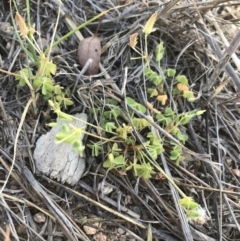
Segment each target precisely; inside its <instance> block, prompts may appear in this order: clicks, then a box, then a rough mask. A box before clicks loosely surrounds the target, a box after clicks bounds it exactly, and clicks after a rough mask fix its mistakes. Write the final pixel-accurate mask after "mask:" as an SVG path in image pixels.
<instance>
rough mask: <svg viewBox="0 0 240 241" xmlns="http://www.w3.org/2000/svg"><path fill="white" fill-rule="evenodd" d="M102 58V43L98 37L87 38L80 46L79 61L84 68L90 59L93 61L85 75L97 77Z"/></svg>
mask: <svg viewBox="0 0 240 241" xmlns="http://www.w3.org/2000/svg"><path fill="white" fill-rule="evenodd" d="M100 56H101V43H100V40H99V38H98V37H97V36H96V35H93V36H92V37H89V38H85V39H84V40H82V41H81V42H80V43H79V45H78V60H79V64H80V66H81V67H83V66H84V65H85V64H86V63H87V61H88V60H89V59H92V64H91V65H90V66H89V67H88V69H87V71H86V72H85V75H95V74H97V73H98V70H99V63H100Z"/></svg>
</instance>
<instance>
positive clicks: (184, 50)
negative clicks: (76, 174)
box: [0, 0, 240, 241]
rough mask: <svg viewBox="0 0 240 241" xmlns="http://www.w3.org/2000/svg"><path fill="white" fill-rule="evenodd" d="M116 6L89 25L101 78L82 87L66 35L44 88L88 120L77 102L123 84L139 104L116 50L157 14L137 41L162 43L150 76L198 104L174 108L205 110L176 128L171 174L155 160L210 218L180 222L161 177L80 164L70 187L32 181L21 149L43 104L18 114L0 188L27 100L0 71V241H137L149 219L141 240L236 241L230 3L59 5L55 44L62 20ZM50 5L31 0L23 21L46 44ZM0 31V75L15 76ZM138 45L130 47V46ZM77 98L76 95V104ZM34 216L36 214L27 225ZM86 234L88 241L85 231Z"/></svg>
mask: <svg viewBox="0 0 240 241" xmlns="http://www.w3.org/2000/svg"><path fill="white" fill-rule="evenodd" d="M20 2H23V3H21V4H20V3H19V8H22V9H21V13H22V15H24V13H25V9H24V7H22V6H25V3H24V1H20ZM126 2H128V3H129V4H128V5H127V6H125V7H122V8H118V9H115V10H112V11H110V12H109V13H107V14H106V16H105V18H104V19H103V21H102V24H101V26H100V29H99V33H98V34H99V36H101V39H102V40H101V42H102V46H103V52H102V56H101V62H102V68H101V70H102V72H101V74H99V76H98V77H97V78H94V79H91V80H90V83H89V79H87V78H83V77H79V72H80V70H79V66H78V63H77V54H76V50H77V46H78V39H77V37H76V36H75V35H74V36H72V37H70V38H69V39H67V40H66V41H64V42H62V43H61V44H60V45H59V46H58V47H56V48H55V49H54V50H53V52H52V57H53V61H54V62H55V63H56V64H57V66H58V73H57V75H56V77H55V80H56V82H60V83H61V85H62V86H64V87H65V88H69V89H70V90H71V91H72V92H73V90H74V92H73V96H74V101H75V105H74V107H73V108H71V109H70V110H69V112H71V113H74V112H79V111H84V110H85V111H86V112H88V108H89V107H90V106H91V102H90V101H89V99H91V100H92V101H94V100H95V98H101V97H102V96H105V95H112V93H115V94H114V95H115V96H116V97H119V98H120V95H119V92H120V90H121V89H122V87H123V86H122V85H123V83H124V81H123V80H124V79H125V80H126V86H125V87H124V91H125V93H127V94H128V95H129V96H132V97H134V98H135V100H136V101H138V102H140V103H144V100H145V98H146V97H145V93H144V91H145V85H146V83H145V82H144V79H143V66H142V63H141V61H140V60H134V61H131V60H130V58H131V57H134V52H133V51H131V49H130V48H129V46H128V42H129V36H130V35H131V34H132V33H134V32H139V33H140V30H141V26H140V25H144V23H146V21H147V19H148V18H149V16H150V15H151V14H152V13H153V12H155V11H157V12H158V16H159V17H160V18H159V19H158V21H157V22H156V24H155V27H156V28H157V31H156V32H154V33H153V34H152V35H151V36H149V53H150V54H152V53H153V51H154V48H155V46H156V45H157V43H158V42H159V40H162V41H164V43H165V46H166V56H165V58H164V60H163V61H162V66H161V68H162V69H160V70H159V69H158V71H162V70H164V69H166V68H169V67H171V68H176V69H177V71H178V72H179V73H183V74H186V75H187V77H188V79H189V82H190V86H191V89H192V90H193V91H194V93H195V95H196V96H198V99H197V100H196V101H195V102H194V103H191V104H189V103H179V112H182V111H185V110H193V109H196V108H202V109H206V114H205V115H204V116H203V117H201V118H200V117H199V118H195V119H194V121H192V122H191V124H188V126H186V130H185V131H186V133H187V134H188V136H189V140H188V142H187V147H188V149H189V150H191V151H192V152H190V153H185V157H186V160H185V161H184V163H183V165H181V166H176V165H175V164H174V163H173V162H171V161H170V160H169V158H168V157H167V156H164V155H163V156H162V158H161V160H159V162H161V165H162V166H163V168H164V170H165V171H166V172H167V173H169V175H171V176H172V178H173V179H174V181H175V182H176V183H177V184H178V185H179V186H180V187H181V188H182V189H183V190H184V192H185V193H186V194H187V195H190V196H193V197H194V199H195V200H196V201H197V202H198V203H200V204H201V205H202V206H203V207H204V208H205V209H206V211H207V214H208V215H209V216H210V217H211V220H209V221H208V222H206V223H205V224H204V225H200V224H197V223H188V222H186V220H185V217H184V215H183V212H182V210H181V209H180V208H179V206H178V205H177V201H178V198H179V197H178V194H177V193H176V191H175V189H173V188H172V186H171V185H170V184H169V183H168V182H167V181H166V180H165V179H161V178H160V177H159V178H155V179H151V180H147V181H143V180H138V179H136V178H135V177H133V176H131V175H128V176H121V175H119V174H118V173H117V172H114V171H111V172H109V173H106V171H105V170H104V169H103V168H102V167H101V161H102V160H99V159H98V160H95V159H92V158H89V160H88V165H89V167H88V169H87V173H86V175H85V176H84V177H83V178H82V179H81V180H80V181H79V183H78V184H77V185H76V186H75V187H68V186H67V185H62V184H59V183H57V182H55V181H53V180H50V179H49V178H47V177H44V176H41V175H37V172H36V170H35V165H34V160H33V158H32V151H33V149H34V144H35V142H36V140H37V139H38V137H39V136H40V135H41V134H43V133H45V132H46V131H47V129H46V126H45V124H46V123H48V122H49V119H51V118H53V116H50V115H49V110H48V108H47V105H46V102H45V101H44V100H39V102H38V107H37V108H38V109H37V110H32V109H30V110H29V111H28V113H27V117H26V119H25V122H24V124H23V128H22V130H21V132H20V135H19V139H18V145H17V153H16V154H17V155H16V160H15V164H14V169H13V170H12V171H11V176H10V179H9V180H8V182H7V183H6V182H5V180H6V176H7V175H8V172H9V170H10V167H11V165H12V160H13V148H14V146H13V145H14V141H15V136H16V132H17V129H18V126H19V124H20V122H21V117H22V115H23V111H24V108H23V106H25V105H26V104H27V102H28V99H29V96H30V94H29V90H28V89H27V88H19V86H18V83H17V82H16V81H15V79H14V77H13V76H6V74H1V81H0V96H1V98H0V129H1V132H0V180H1V185H3V184H4V185H5V184H6V187H5V188H4V190H3V191H2V193H1V194H0V210H1V211H0V236H1V240H4V239H5V241H9V240H11V241H13V240H67V239H68V240H146V238H147V226H148V224H149V223H150V224H151V225H152V232H153V240H166V241H177V240H187V241H191V240H208V241H209V240H210V241H214V240H237V239H239V236H240V225H239V223H240V216H239V210H240V202H239V200H240V199H239V196H240V182H239V176H240V174H239V172H240V169H239V166H240V162H239V152H240V146H239V142H240V122H239V119H240V109H239V105H240V101H239V90H240V78H239V72H240V61H239V55H240V52H239V51H240V49H239V43H240V37H239V36H240V34H239V33H240V14H239V12H240V11H239V10H240V5H239V1H238V0H231V1H230V0H229V1H228V0H213V1H194V0H192V1H185V0H180V1H179V2H178V3H177V4H176V5H171V7H169V6H170V5H168V4H167V3H164V2H167V1H140V0H136V1H120V0H119V1H113V0H112V1H105V0H102V1H100V0H87V1H84V0H76V1H74V0H65V1H63V6H62V12H61V21H60V23H59V26H58V32H57V38H59V37H60V36H63V35H64V34H66V33H67V32H68V31H70V30H71V29H72V28H73V25H74V24H75V25H78V24H80V23H82V22H84V21H85V20H87V19H90V18H91V17H93V16H95V15H96V14H97V13H99V12H101V11H103V10H105V9H109V8H112V7H113V6H114V5H115V6H116V5H118V4H125V3H126ZM1 5H2V6H1ZM0 6H1V8H0V12H1V14H0V22H8V21H9V19H10V17H9V11H10V10H9V6H8V4H7V2H6V3H5V2H4V1H2V2H1V3H0ZM57 8H58V6H57V5H56V2H55V1H32V2H31V16H32V20H33V22H35V24H36V30H37V31H38V32H39V33H41V37H42V38H43V40H44V42H45V43H46V46H49V44H50V41H51V36H52V31H53V28H54V24H55V22H56V18H57ZM97 25H98V22H94V23H92V24H90V25H88V26H87V28H85V29H84V30H83V31H82V32H81V34H82V36H84V37H89V36H91V35H92V33H94V32H95V30H96V28H97ZM2 26H3V24H1V25H0V31H1V37H0V57H1V58H0V67H1V69H4V70H8V71H11V72H16V71H17V70H19V69H20V68H21V66H23V65H24V64H25V63H24V55H23V54H22V52H21V51H20V47H19V45H18V43H17V41H16V37H15V35H14V34H13V32H12V30H11V24H10V25H8V27H5V28H3V27H2ZM82 36H81V35H78V38H82ZM140 39H141V38H140ZM142 44H143V43H141V41H140V46H141V45H142ZM233 53H234V55H233V56H232V57H231V55H232V54H233ZM153 65H154V64H153ZM155 67H156V66H155ZM97 80H98V81H99V80H101V81H100V82H99V83H101V84H99V85H97V83H98V82H97ZM76 81H78V85H77V86H76V88H75V85H76ZM93 84H94V85H95V86H94V89H93ZM102 85H104V88H102ZM83 87H84V88H83ZM83 89H84V90H83ZM96 90H97V91H96ZM79 93H80V96H79ZM86 94H87V97H88V98H85V97H84V96H85V95H86ZM36 112H37V115H35V113H36ZM192 154H194V155H192ZM195 154H196V155H195ZM196 157H198V158H196ZM101 182H103V184H107V183H109V184H111V185H112V187H113V190H114V191H113V192H112V193H111V194H109V195H106V196H105V195H102V194H101V191H99V190H98V185H99V183H101ZM36 214H38V215H39V214H40V216H41V215H42V216H41V217H42V218H41V219H38V216H36ZM7 224H8V225H7ZM86 226H87V227H89V226H90V227H92V228H93V229H95V230H96V231H97V233H96V234H95V235H87V234H86V230H87V229H86ZM6 227H7V228H6ZM8 227H10V230H11V237H10V238H9V231H8ZM6 229H7V231H6V232H5V231H4V230H6ZM84 230H85V232H84ZM105 238H106V239H105Z"/></svg>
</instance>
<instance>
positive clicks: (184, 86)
mask: <svg viewBox="0 0 240 241" xmlns="http://www.w3.org/2000/svg"><path fill="white" fill-rule="evenodd" d="M105 13H106V11H105V12H104V13H101V14H99V15H97V16H96V17H95V18H92V19H91V20H89V21H87V22H86V23H84V24H82V25H80V26H79V27H78V28H76V29H74V30H73V31H71V32H70V33H68V34H67V35H66V36H64V37H63V38H61V39H60V40H58V41H56V42H55V43H54V42H53V41H52V43H51V45H50V47H49V48H48V49H47V50H46V51H43V50H41V49H40V47H39V46H38V44H37V43H36V40H35V37H34V35H35V34H36V33H35V30H34V28H33V27H32V26H31V24H30V17H29V15H28V24H26V23H25V21H24V19H23V18H22V17H21V15H20V14H19V13H17V14H16V22H17V25H18V26H19V29H20V34H21V36H20V35H18V39H19V42H20V43H21V45H22V49H23V50H24V51H25V54H26V58H27V59H28V60H29V62H30V61H32V62H33V63H34V65H33V66H30V65H29V66H27V67H26V68H22V69H21V70H19V71H18V72H17V73H16V75H15V76H16V80H18V81H19V85H20V86H24V85H28V87H29V89H30V91H31V94H32V99H33V100H36V99H37V93H38V92H41V94H42V95H43V97H44V98H45V99H46V100H48V104H49V106H50V107H51V109H52V110H53V111H54V112H55V113H56V115H57V117H58V119H63V120H66V121H69V124H64V125H63V126H62V127H61V130H60V131H59V133H57V135H56V143H63V142H64V143H67V144H69V145H71V146H72V148H73V150H74V151H76V152H77V153H79V155H82V152H83V150H84V148H85V146H84V145H83V143H82V142H81V141H79V140H81V136H82V135H83V134H85V135H88V136H89V138H91V142H90V144H88V145H87V147H88V148H90V149H91V151H92V152H91V154H92V156H99V155H100V154H103V156H104V158H105V160H104V162H103V167H105V168H107V169H116V170H119V171H120V173H126V172H129V171H132V172H133V174H134V175H135V176H136V177H140V178H144V179H148V178H151V177H152V175H153V174H155V173H156V172H160V173H161V174H162V175H164V176H165V177H166V178H167V179H168V181H169V182H170V183H171V184H172V185H173V186H174V187H175V188H176V189H177V190H178V192H179V193H180V195H181V196H182V199H180V205H181V206H182V207H183V208H184V209H185V211H186V214H187V216H188V218H189V219H190V220H195V219H197V218H198V217H199V216H200V213H199V210H198V208H199V205H198V204H197V203H195V202H194V201H193V200H192V199H191V197H188V196H186V195H185V194H184V193H183V192H182V191H181V190H180V189H179V188H178V186H177V185H176V184H175V183H174V182H173V180H172V179H171V178H170V177H168V176H167V175H166V173H165V172H164V170H162V168H161V167H160V166H159V165H158V163H157V160H158V159H159V158H160V155H161V154H162V153H163V152H166V147H169V142H168V141H167V140H166V138H165V137H164V136H162V135H161V134H159V133H158V132H157V131H156V132H153V131H152V128H153V127H152V125H151V123H149V121H148V120H146V118H139V116H137V115H136V114H135V112H134V111H133V110H131V109H130V108H129V109H123V108H121V107H120V106H119V103H118V102H117V101H115V100H113V99H111V98H108V99H105V100H104V105H102V103H101V102H100V101H99V102H96V103H94V104H93V106H92V109H91V110H90V112H91V113H93V114H94V115H95V116H97V117H98V118H99V119H101V120H100V121H99V125H98V126H95V125H93V124H91V123H85V124H86V125H90V126H91V127H92V128H93V129H94V130H95V131H96V133H98V134H92V132H87V131H85V130H83V129H82V128H76V127H75V126H73V125H71V120H72V119H73V118H74V117H73V116H71V115H68V114H67V113H65V112H63V111H62V107H67V106H68V105H71V104H72V103H73V102H72V100H71V96H70V95H69V93H68V92H67V91H64V90H63V88H62V87H61V86H60V85H58V84H56V83H55V82H54V78H53V77H54V75H55V73H56V69H57V66H56V65H55V64H54V63H53V62H52V60H51V58H50V53H51V49H52V47H54V46H56V45H57V44H58V43H60V42H61V41H62V40H63V39H65V38H67V37H68V36H70V35H71V34H73V33H74V32H75V31H77V30H78V29H80V28H82V27H83V26H85V25H86V24H88V23H89V22H91V21H93V20H95V19H97V18H99V17H100V16H102V15H103V14H105ZM156 17H157V14H156V13H154V14H153V15H152V16H151V18H150V19H149V20H148V22H147V23H146V25H145V26H144V28H143V33H144V36H145V50H144V51H139V50H137V48H136V45H137V34H136V33H135V34H133V35H131V37H130V44H129V45H130V47H131V48H132V49H134V50H135V51H136V52H137V53H138V54H139V55H140V58H142V59H143V60H144V61H145V63H146V67H145V68H144V70H143V74H144V76H145V78H146V79H147V80H148V81H149V82H150V83H151V88H148V90H147V93H148V94H149V98H153V99H154V101H155V100H156V101H157V102H159V104H160V105H161V106H162V109H164V111H163V112H161V111H159V110H158V109H157V108H154V107H153V106H151V104H150V103H143V104H140V103H138V102H137V101H135V100H134V99H133V98H131V97H126V103H125V104H126V106H127V107H131V108H133V109H135V110H137V111H139V112H140V113H142V114H146V113H147V111H148V109H149V110H150V112H151V115H149V116H147V117H148V119H150V120H152V121H154V122H155V123H156V124H158V125H160V126H162V128H164V130H165V131H166V132H168V133H169V134H171V135H173V136H174V137H176V138H177V139H178V140H179V142H180V143H182V144H185V142H186V140H187V136H186V135H185V134H184V132H183V131H182V126H183V125H185V124H187V123H188V122H189V121H190V120H191V119H192V118H193V117H195V116H197V115H200V114H202V112H203V111H198V110H194V111H190V112H185V113H181V114H178V113H176V111H174V110H173V109H172V108H171V107H170V106H166V105H167V104H168V103H169V102H168V101H169V99H168V93H167V91H166V90H165V86H164V83H165V81H166V80H167V79H168V78H171V79H173V89H172V95H173V97H174V100H175V101H176V103H177V99H178V98H183V99H185V100H187V101H193V100H194V95H193V92H192V91H190V90H189V86H188V80H187V78H186V76H184V75H176V71H175V70H174V69H166V70H165V71H163V74H161V75H160V74H159V73H157V72H156V71H155V70H153V69H152V68H151V66H150V62H151V58H150V57H149V56H148V49H147V41H148V40H147V39H148V35H149V34H150V33H151V32H152V31H153V25H154V22H155V20H156ZM56 26H57V25H56ZM15 29H16V26H15ZM16 32H17V30H16ZM52 39H54V37H53V38H52ZM164 53H165V48H164V45H163V43H162V42H161V43H160V44H159V45H158V46H157V47H156V53H155V58H156V61H157V63H158V64H159V65H160V62H161V60H162V58H163V56H164ZM146 107H147V108H148V109H147V108H146ZM100 116H101V117H100ZM56 124H57V122H53V123H50V124H49V126H54V125H56ZM136 133H137V134H136ZM170 147H171V150H170V151H169V153H168V155H169V157H170V159H171V160H173V161H175V162H176V164H179V163H180V162H181V161H182V160H183V159H184V156H183V153H182V147H181V146H180V145H178V144H176V143H172V142H170Z"/></svg>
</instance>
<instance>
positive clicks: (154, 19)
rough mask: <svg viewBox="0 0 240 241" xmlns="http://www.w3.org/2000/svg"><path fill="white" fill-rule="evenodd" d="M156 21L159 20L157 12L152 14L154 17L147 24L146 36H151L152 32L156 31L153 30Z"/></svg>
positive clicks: (144, 30)
mask: <svg viewBox="0 0 240 241" xmlns="http://www.w3.org/2000/svg"><path fill="white" fill-rule="evenodd" d="M156 20H157V12H155V13H154V14H152V16H151V17H150V18H149V19H148V21H147V23H146V24H145V26H144V28H143V33H145V35H149V34H150V33H151V32H153V31H155V29H154V28H153V25H154V23H155V22H156Z"/></svg>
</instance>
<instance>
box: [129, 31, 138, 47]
mask: <svg viewBox="0 0 240 241" xmlns="http://www.w3.org/2000/svg"><path fill="white" fill-rule="evenodd" d="M137 37H138V33H134V34H132V35H131V36H130V41H129V46H130V47H131V48H133V49H135V47H136V45H137Z"/></svg>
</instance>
